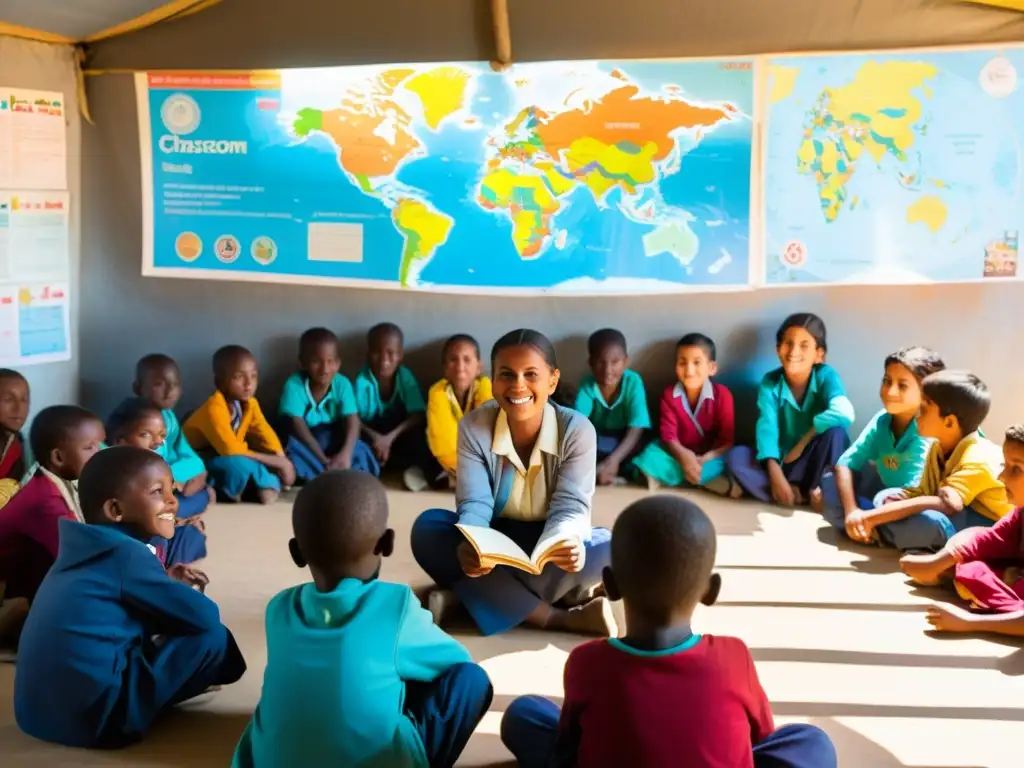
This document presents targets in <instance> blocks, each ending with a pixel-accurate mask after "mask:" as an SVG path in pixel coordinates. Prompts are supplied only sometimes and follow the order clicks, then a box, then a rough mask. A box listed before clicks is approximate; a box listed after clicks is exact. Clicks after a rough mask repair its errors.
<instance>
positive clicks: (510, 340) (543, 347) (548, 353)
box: [491, 328, 558, 370]
mask: <svg viewBox="0 0 1024 768" xmlns="http://www.w3.org/2000/svg"><path fill="white" fill-rule="evenodd" d="M512 347H533V348H534V349H535V350H537V352H539V353H540V356H541V357H543V358H544V362H545V363H547V364H548V367H549V368H551V370H555V369H556V368H557V367H558V362H557V359H556V357H555V346H554V344H552V343H551V341H550V340H549V339H548V337H547V336H545V335H544V334H543V333H541V332H540V331H534V330H531V329H529V328H517V329H516V330H514V331H509V332H508V333H506V334H505V335H504V336H502V337H501V338H500V339H498V340H497V341H496V342H494V346H493V347H491V367H493V366H494V361H495V360H497V359H498V355H499V354H501V353H502V352H504V351H505V350H506V349H511V348H512Z"/></svg>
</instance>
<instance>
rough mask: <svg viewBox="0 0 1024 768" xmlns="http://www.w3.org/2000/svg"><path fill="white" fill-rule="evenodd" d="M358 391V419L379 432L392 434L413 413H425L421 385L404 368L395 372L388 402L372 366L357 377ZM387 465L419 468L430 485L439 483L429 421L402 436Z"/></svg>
mask: <svg viewBox="0 0 1024 768" xmlns="http://www.w3.org/2000/svg"><path fill="white" fill-rule="evenodd" d="M355 390H356V408H357V409H358V410H359V419H360V421H362V422H363V424H365V425H366V426H368V427H369V428H370V429H372V430H374V431H376V432H380V433H387V432H390V431H391V430H393V429H395V427H397V426H398V425H399V424H401V423H402V422H403V421H405V420H406V419H407V418H408V417H409V416H411V415H412V414H415V413H423V414H426V410H427V404H426V402H425V401H424V400H423V392H421V391H420V385H419V382H417V381H416V377H415V376H413V375H412V371H410V370H409V369H408V368H406V367H405V366H404V365H400V366H398V370H397V371H395V390H394V392H393V393H392V394H391V398H390V399H389V400H388V401H387V402H386V403H385V402H384V400H383V399H382V398H381V396H380V384H379V383H378V382H377V378H376V377H375V376H374V375H373V372H372V371H370V367H369V366H363V369H362V370H361V371H360V372H359V374H358V375H357V376H356V385H355ZM387 466H388V467H390V468H392V469H399V470H404V469H408V468H411V467H419V468H420V469H421V470H422V471H423V475H424V477H426V479H427V480H428V482H430V483H431V484H434V483H438V482H439V480H438V478H440V477H441V473H442V469H441V465H440V464H438V463H437V460H436V459H435V458H434V455H433V454H432V453H431V452H430V446H429V445H428V444H427V426H426V418H424V420H423V424H422V425H419V426H417V427H415V428H414V429H410V430H407V431H405V432H404V433H402V435H401V436H399V438H398V439H397V440H396V441H395V443H394V445H393V446H392V448H391V456H390V457H389V458H388V461H387ZM445 482H447V481H445Z"/></svg>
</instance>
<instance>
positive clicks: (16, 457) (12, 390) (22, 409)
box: [0, 368, 28, 506]
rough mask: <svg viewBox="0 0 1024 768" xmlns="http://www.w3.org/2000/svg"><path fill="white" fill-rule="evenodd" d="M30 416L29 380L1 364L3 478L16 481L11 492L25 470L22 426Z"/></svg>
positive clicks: (0, 462)
mask: <svg viewBox="0 0 1024 768" xmlns="http://www.w3.org/2000/svg"><path fill="white" fill-rule="evenodd" d="M26 418H28V382H27V381H26V380H25V377H24V376H22V375H21V374H20V373H18V372H17V371H15V370H12V369H10V368H0V480H11V481H13V483H14V485H13V486H12V487H11V488H9V493H13V492H14V491H15V490H17V487H18V486H17V484H18V483H20V482H21V478H22V475H24V474H25V446H24V445H23V443H22V437H21V428H22V427H23V426H25V419H26ZM4 501H6V497H5V499H4ZM0 506H2V504H0Z"/></svg>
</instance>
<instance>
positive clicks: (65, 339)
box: [0, 190, 71, 367]
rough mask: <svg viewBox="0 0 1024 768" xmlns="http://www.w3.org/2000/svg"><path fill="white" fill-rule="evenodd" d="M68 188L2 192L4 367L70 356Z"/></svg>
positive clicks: (0, 353)
mask: <svg viewBox="0 0 1024 768" xmlns="http://www.w3.org/2000/svg"><path fill="white" fill-rule="evenodd" d="M68 217H69V197H68V193H67V192H36V191H31V190H29V191H23V192H0V366H3V367H12V366H24V365H32V364H35V363H51V362H57V361H60V360H70V359H71V339H70V329H71V322H70V288H69V281H70V257H69V251H68Z"/></svg>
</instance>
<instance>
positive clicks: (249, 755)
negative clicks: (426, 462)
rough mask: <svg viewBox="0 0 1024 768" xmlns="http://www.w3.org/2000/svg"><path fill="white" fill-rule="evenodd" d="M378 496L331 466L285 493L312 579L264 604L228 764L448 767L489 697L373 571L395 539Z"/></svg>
mask: <svg viewBox="0 0 1024 768" xmlns="http://www.w3.org/2000/svg"><path fill="white" fill-rule="evenodd" d="M387 526H388V506H387V494H386V493H385V491H384V487H383V486H382V485H381V484H380V482H379V481H377V480H376V479H375V478H373V477H371V476H370V475H367V474H365V473H358V472H352V471H345V470H337V471H329V472H325V473H324V474H322V475H320V476H319V477H317V478H316V479H315V480H313V481H312V482H311V483H309V484H308V485H307V486H306V487H305V488H304V489H303V490H302V491H301V492H300V493H299V497H298V499H296V501H295V508H294V510H293V511H292V528H293V531H294V534H295V538H293V539H292V540H291V541H290V542H288V548H289V550H290V551H291V555H292V558H293V559H294V560H295V563H296V564H297V565H298V566H299V567H300V568H302V567H305V566H307V565H308V566H309V570H310V573H311V574H312V576H313V581H312V583H307V584H301V585H299V586H297V587H291V588H290V589H286V590H285V591H283V592H281V593H280V594H278V595H277V596H276V597H275V598H273V599H272V600H271V601H270V604H269V605H268V606H267V621H266V629H267V668H266V671H265V673H264V678H263V692H262V695H261V697H260V703H259V705H258V706H257V708H256V712H255V714H254V715H253V719H252V722H250V724H249V726H248V727H247V728H246V730H245V732H244V733H243V734H242V738H241V741H240V742H239V744H238V748H237V750H236V751H235V759H234V762H233V763H232V765H233V766H235V767H236V768H262V767H263V766H267V768H277V767H278V766H301V765H337V766H342V765H353V766H354V765H358V766H361V768H374V767H377V766H379V768H426V767H427V766H451V765H454V764H455V761H456V760H457V759H458V756H459V754H460V753H461V752H462V750H463V749H464V748H465V746H466V743H467V742H468V741H469V737H470V736H471V735H472V733H473V730H474V729H475V728H476V726H477V724H478V723H479V722H480V720H481V718H483V716H484V713H485V712H486V711H487V709H488V707H489V706H490V702H491V696H492V689H491V683H490V681H489V680H488V678H487V673H486V672H484V671H483V669H481V668H480V667H479V666H477V665H476V664H473V663H472V662H471V661H470V656H469V653H468V652H467V651H466V649H465V648H463V647H462V645H461V644H459V643H458V642H457V641H456V640H454V639H453V638H451V637H449V636H448V635H447V634H445V633H444V632H443V631H442V630H441V629H439V628H438V627H436V626H435V625H434V623H433V621H432V620H431V617H430V614H429V613H428V612H427V611H425V610H424V609H423V608H422V607H421V606H420V604H419V601H418V600H417V599H416V597H415V595H413V592H412V590H411V589H410V588H409V587H408V586H406V585H404V584H389V583H387V582H383V581H379V580H378V579H377V577H378V575H379V573H380V567H381V558H383V557H388V556H390V555H391V552H392V550H393V548H394V542H395V532H394V531H393V530H391V529H389V528H388V527H387Z"/></svg>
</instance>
